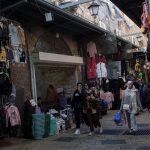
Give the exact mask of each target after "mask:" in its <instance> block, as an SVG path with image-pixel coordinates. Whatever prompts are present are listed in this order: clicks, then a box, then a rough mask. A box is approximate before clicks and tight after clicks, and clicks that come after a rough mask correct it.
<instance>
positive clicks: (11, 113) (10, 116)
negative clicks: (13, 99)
mask: <svg viewBox="0 0 150 150" xmlns="http://www.w3.org/2000/svg"><path fill="white" fill-rule="evenodd" d="M4 109H5V112H6V127H8V123H9V121H10V124H11V126H16V125H21V119H20V114H19V110H18V108H17V107H16V106H15V105H6V106H5V107H4Z"/></svg>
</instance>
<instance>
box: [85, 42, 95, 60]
mask: <svg viewBox="0 0 150 150" xmlns="http://www.w3.org/2000/svg"><path fill="white" fill-rule="evenodd" d="M87 52H88V53H89V56H90V57H94V58H95V55H96V54H97V49H96V45H95V43H94V42H92V41H91V42H89V43H88V44H87Z"/></svg>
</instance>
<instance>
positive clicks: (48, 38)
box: [34, 31, 72, 55]
mask: <svg viewBox="0 0 150 150" xmlns="http://www.w3.org/2000/svg"><path fill="white" fill-rule="evenodd" d="M34 52H47V53H55V54H63V55H72V52H71V50H70V48H69V46H68V44H67V43H66V41H65V40H64V39H63V37H62V36H59V37H56V34H54V33H52V32H50V31H46V32H45V33H43V34H42V35H41V36H40V37H39V38H38V40H37V42H36V45H35V48H34Z"/></svg>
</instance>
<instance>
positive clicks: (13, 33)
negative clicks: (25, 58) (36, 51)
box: [9, 23, 21, 47]
mask: <svg viewBox="0 0 150 150" xmlns="http://www.w3.org/2000/svg"><path fill="white" fill-rule="evenodd" d="M9 38H10V45H11V46H13V47H19V44H21V43H20V40H19V36H18V31H17V28H16V26H15V25H14V24H13V23H11V24H9Z"/></svg>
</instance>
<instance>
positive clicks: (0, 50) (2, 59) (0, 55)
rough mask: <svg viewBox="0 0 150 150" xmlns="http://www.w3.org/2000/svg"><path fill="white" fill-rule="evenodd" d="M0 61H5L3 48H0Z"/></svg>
mask: <svg viewBox="0 0 150 150" xmlns="http://www.w3.org/2000/svg"><path fill="white" fill-rule="evenodd" d="M0 61H4V62H5V61H6V50H5V48H4V47H3V46H1V48H0Z"/></svg>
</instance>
